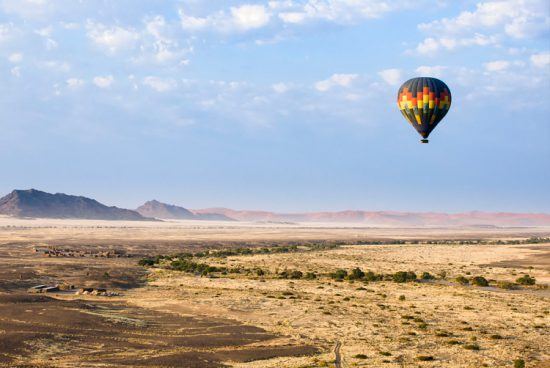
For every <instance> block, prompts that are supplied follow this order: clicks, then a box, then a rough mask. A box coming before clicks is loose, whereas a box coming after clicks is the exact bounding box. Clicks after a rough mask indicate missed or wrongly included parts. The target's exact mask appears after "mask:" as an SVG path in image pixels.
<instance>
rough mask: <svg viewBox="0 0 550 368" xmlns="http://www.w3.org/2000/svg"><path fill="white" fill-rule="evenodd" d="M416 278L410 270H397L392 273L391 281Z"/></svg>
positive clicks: (404, 280)
mask: <svg viewBox="0 0 550 368" xmlns="http://www.w3.org/2000/svg"><path fill="white" fill-rule="evenodd" d="M414 280H416V274H415V273H414V272H410V271H407V272H405V271H399V272H396V273H394V274H393V281H395V282H407V281H414Z"/></svg>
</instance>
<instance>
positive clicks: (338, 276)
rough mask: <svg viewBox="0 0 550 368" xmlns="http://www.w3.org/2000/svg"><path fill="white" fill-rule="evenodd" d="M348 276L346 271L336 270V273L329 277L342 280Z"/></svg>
mask: <svg viewBox="0 0 550 368" xmlns="http://www.w3.org/2000/svg"><path fill="white" fill-rule="evenodd" d="M347 275H348V271H346V270H342V269H340V270H336V272H334V273H332V274H331V275H330V277H332V278H333V279H335V280H343V279H345V278H346V276H347Z"/></svg>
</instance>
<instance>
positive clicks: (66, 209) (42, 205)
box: [0, 189, 152, 221]
mask: <svg viewBox="0 0 550 368" xmlns="http://www.w3.org/2000/svg"><path fill="white" fill-rule="evenodd" d="M0 214H2V215H8V216H13V217H39V218H58V219H89V220H126V221H147V220H152V219H150V218H146V217H143V216H142V215H140V214H139V213H137V212H135V211H132V210H126V209H122V208H118V207H108V206H105V205H104V204H101V203H99V202H98V201H96V200H94V199H90V198H86V197H79V196H72V195H67V194H63V193H56V194H51V193H46V192H42V191H39V190H36V189H29V190H14V191H13V192H11V193H10V194H8V195H7V196H5V197H3V198H0Z"/></svg>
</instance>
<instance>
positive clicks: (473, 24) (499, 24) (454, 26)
mask: <svg viewBox="0 0 550 368" xmlns="http://www.w3.org/2000/svg"><path fill="white" fill-rule="evenodd" d="M549 25H550V15H549V13H548V2H547V0H498V1H485V2H480V3H478V4H477V5H476V9H475V10H474V11H463V12H462V13H460V14H459V15H458V16H457V17H455V18H443V19H441V20H437V21H434V22H431V23H424V24H420V25H419V28H420V29H421V30H423V31H427V32H439V33H446V34H461V33H465V32H475V31H476V30H477V29H484V28H485V29H495V30H497V31H503V32H504V33H506V34H507V35H508V36H510V37H513V38H526V37H532V36H535V35H538V34H540V33H541V32H544V31H545V30H546V29H547V27H548V26H549Z"/></svg>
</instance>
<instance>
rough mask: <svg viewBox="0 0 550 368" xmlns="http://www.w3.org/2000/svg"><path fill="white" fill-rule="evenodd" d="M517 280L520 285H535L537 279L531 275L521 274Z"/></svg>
mask: <svg viewBox="0 0 550 368" xmlns="http://www.w3.org/2000/svg"><path fill="white" fill-rule="evenodd" d="M516 282H517V283H518V284H520V285H535V283H536V280H535V278H534V277H531V276H529V275H524V276H521V277H520V278H519V279H517V280H516Z"/></svg>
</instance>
